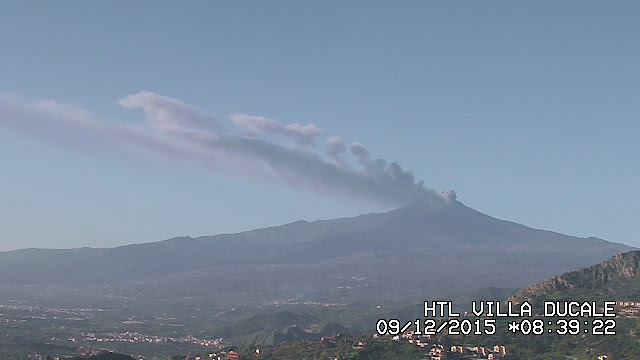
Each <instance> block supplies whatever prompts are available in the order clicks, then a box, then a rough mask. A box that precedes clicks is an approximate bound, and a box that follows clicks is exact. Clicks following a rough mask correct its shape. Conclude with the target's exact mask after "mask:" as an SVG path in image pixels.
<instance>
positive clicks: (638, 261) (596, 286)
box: [510, 251, 640, 303]
mask: <svg viewBox="0 0 640 360" xmlns="http://www.w3.org/2000/svg"><path fill="white" fill-rule="evenodd" d="M543 299H571V300H618V299H621V300H622V299H623V300H640V251H629V252H626V253H621V254H617V255H615V256H613V257H612V258H610V259H609V260H607V261H605V262H603V263H601V264H597V265H593V266H590V267H587V268H583V269H580V270H576V271H571V272H567V273H564V274H562V275H558V276H555V277H553V278H551V279H548V280H545V281H543V282H540V283H537V284H534V285H531V286H529V287H527V288H525V289H523V290H521V291H520V292H518V293H517V294H516V295H514V296H513V297H512V298H511V299H510V300H515V301H519V302H522V301H525V300H528V301H530V302H532V303H534V302H536V303H537V302H540V301H541V300H543Z"/></svg>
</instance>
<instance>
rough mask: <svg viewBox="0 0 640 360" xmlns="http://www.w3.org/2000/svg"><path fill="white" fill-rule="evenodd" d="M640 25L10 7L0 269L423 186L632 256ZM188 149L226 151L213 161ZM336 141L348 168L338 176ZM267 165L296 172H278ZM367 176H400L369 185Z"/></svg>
mask: <svg viewBox="0 0 640 360" xmlns="http://www.w3.org/2000/svg"><path fill="white" fill-rule="evenodd" d="M638 14H640V5H639V4H638V3H637V2H634V1H628V2H624V1H620V2H615V3H606V2H598V1H580V2H578V1H565V2H560V3H558V2H555V3H550V2H506V1H504V2H498V1H497V2H424V1H420V2H402V3H401V4H398V3H393V2H378V1H366V2H365V1H362V2H359V1H350V2H345V1H339V2H338V1H322V2H299V1H275V2H257V1H256V2H232V1H227V2H222V1H220V2H190V3H186V2H168V1H165V2H162V1H160V2H152V1H138V2H125V1H114V2H105V3H96V2H81V1H67V2H46V1H42V2H36V1H30V2H28V1H12V2H1V3H0V46H1V47H0V49H1V51H0V53H1V55H0V93H1V94H2V95H1V96H0V166H2V172H1V176H0V239H1V240H0V250H11V249H17V248H25V247H45V248H68V247H81V246H91V247H103V246H116V245H123V244H128V243H136V242H149V241H156V240H162V239H166V238H170V237H173V236H180V235H191V236H198V235H209V234H216V233H223V232H225V233H227V232H237V231H242V230H248V229H253V228H258V227H265V226H271V225H278V224H283V223H287V222H292V221H296V220H299V219H306V220H315V219H326V218H334V217H342V216H353V215H357V214H360V213H366V212H373V211H385V210H389V209H392V208H394V207H396V206H397V204H398V203H400V202H402V199H404V198H406V197H407V196H409V195H411V194H413V191H418V192H421V191H423V189H434V190H435V192H436V193H440V191H442V190H447V189H455V190H456V192H457V195H458V200H460V201H461V202H463V203H465V204H466V205H468V206H470V207H473V208H475V209H477V210H479V211H482V212H484V213H487V214H489V215H492V216H495V217H498V218H503V219H508V220H512V221H516V222H519V223H523V224H526V225H529V226H532V227H538V228H543V229H549V230H554V231H559V232H563V233H566V234H571V235H578V236H597V237H601V238H604V239H607V240H611V241H616V242H623V243H626V244H630V245H635V246H640V238H638V236H637V234H638V233H639V230H640V228H639V225H638V220H637V219H638V215H639V214H640V206H639V205H638V204H639V203H640V192H639V191H638V189H637V183H638V179H640V162H639V160H638V157H639V151H638V146H637V143H638V140H637V139H638V136H639V135H640V116H639V115H640V84H639V79H640V70H639V67H638V61H639V59H640V42H638V41H637V36H638V34H640V19H639V18H638ZM167 114H168V115H167ZM210 115H215V119H214V118H213V117H211V116H210ZM167 116H168V117H167ZM209 119H211V123H208V121H209ZM234 119H235V120H234ZM292 124H298V125H296V126H294V125H292ZM310 124H315V126H316V127H315V128H314V127H311V125H310ZM214 125H215V126H214ZM251 126H253V131H251ZM316 128H317V129H319V130H318V133H317V134H316V132H314V131H315V130H314V129H316ZM185 134H186V135H185ZM202 134H204V135H202ZM185 136H188V137H189V139H186V138H185ZM194 136H200V137H202V136H208V137H211V138H208V139H209V140H208V141H214V140H211V139H213V138H215V139H223V140H224V142H225V145H219V146H218V145H216V146H218V148H216V149H215V150H214V153H213V154H210V153H205V152H206V151H208V150H210V148H208V147H207V146H203V147H202V148H201V147H200V145H201V144H199V143H198V142H197V141H200V140H202V138H198V140H197V141H195V142H194V141H193V137H194ZM334 136H337V137H340V139H341V140H342V143H344V147H345V150H346V151H342V152H340V155H339V158H335V159H332V158H331V157H330V156H329V155H328V154H327V153H326V150H327V149H328V145H327V144H326V141H327V139H329V138H330V137H334ZM125 138H126V139H125ZM140 141H143V142H145V144H151V145H144V146H138V145H137V142H140ZM165 141H166V142H165ZM216 141H217V140H216ZM354 142H357V143H361V144H364V147H366V150H367V153H368V155H369V156H368V157H366V158H359V157H358V156H356V155H355V154H354V151H356V150H355V148H351V150H350V145H353V143H354ZM254 145H256V146H257V145H260V146H263V147H260V148H255V147H254ZM167 146H168V147H169V148H168V150H167V149H166V147H167ZM267 148H268V149H270V150H269V151H265V149H267ZM162 149H164V150H162ZM165 150H166V151H165ZM271 150H273V151H274V152H273V153H271V152H270V151H271ZM175 152H179V154H177V153H175ZM356 152H357V151H356ZM276 153H277V154H282V153H284V154H287V156H289V155H291V156H292V157H287V158H286V159H287V160H282V159H280V160H278V161H280V163H277V164H276V166H275V167H274V166H273V163H271V162H270V161H273V157H270V156H272V155H273V154H276ZM227 155H228V157H225V156H227ZM273 156H275V155H273ZM278 156H279V155H278ZM294 158H295V159H294ZM378 158H381V159H385V160H386V163H387V164H390V163H392V162H394V161H397V162H398V163H399V164H400V166H401V167H402V169H401V170H398V171H399V173H398V174H400V175H398V176H397V177H396V176H395V175H393V174H392V175H393V176H391V175H389V174H390V173H389V171H391V170H389V169H387V170H385V171H386V172H384V173H383V174H382V175H380V176H383V177H384V179H387V178H391V177H393V181H392V180H389V183H388V184H387V183H385V185H384V186H382V185H381V186H379V187H377V188H375V189H374V188H373V187H371V188H367V186H369V185H367V184H370V182H368V181H370V180H371V179H374V178H375V176H378V175H376V174H377V173H374V172H375V169H373V170H372V168H370V167H369V166H370V165H371V164H373V163H374V161H373V160H375V159H378ZM291 159H293V160H291ZM301 159H306V160H309V161H311V163H310V164H311V165H309V164H305V165H304V168H301V167H300V166H299V164H298V163H296V164H298V165H296V164H293V163H291V162H290V160H291V161H294V160H295V161H298V160H301ZM339 161H343V163H341V164H342V165H341V166H343V167H340V166H338V170H336V169H334V168H333V167H331V168H330V167H328V166H329V165H327V164H331V166H334V165H335V164H338V162H339ZM371 166H372V165H371ZM326 169H328V170H330V171H329V172H326V173H323V172H324V171H325V170H326ZM407 170H411V171H412V172H413V176H414V177H415V179H411V180H410V182H411V183H410V184H409V183H408V182H407V181H409V180H407V181H405V180H406V176H410V175H411V174H410V173H409V172H407ZM311 172H313V174H312V173H311ZM334 172H335V174H338V175H340V177H341V179H342V180H336V176H335V174H334ZM323 174H325V175H326V176H323ZM390 176H391V177H390ZM375 179H377V178H375ZM378 180H379V179H378ZM414 180H415V181H414ZM419 180H424V186H423V187H422V186H419V184H418V181H419ZM351 181H355V182H356V183H357V182H363V183H358V184H359V185H357V186H356V187H353V188H352V187H350V186H354V185H353V183H351ZM371 181H373V180H371ZM376 181H377V180H376ZM385 181H386V180H385ZM365 183H366V184H365ZM378 183H379V182H378ZM378 183H377V184H378ZM362 184H365V185H362ZM363 187H364V188H367V189H366V191H365V190H362V189H363ZM353 189H356V190H357V191H355V192H356V193H355V194H352V190H353ZM416 189H417V190H416ZM424 191H425V192H426V193H429V194H431V192H430V191H428V190H424ZM383 193H384V194H383ZM392 193H393V194H392ZM429 196H431V195H429Z"/></svg>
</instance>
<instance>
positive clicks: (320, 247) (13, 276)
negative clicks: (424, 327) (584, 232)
mask: <svg viewBox="0 0 640 360" xmlns="http://www.w3.org/2000/svg"><path fill="white" fill-rule="evenodd" d="M631 249H632V248H631V247H629V246H626V245H622V244H615V243H610V242H607V241H604V240H601V239H596V238H577V237H573V236H567V235H562V234H559V233H554V232H550V231H544V230H537V229H532V228H529V227H526V226H523V225H520V224H516V223H513V222H509V221H504V220H499V219H495V218H492V217H490V216H487V215H484V214H482V213H479V212H477V211H475V210H473V209H471V208H469V207H466V206H465V205H463V204H461V203H459V202H454V203H451V204H448V205H444V206H434V205H427V204H413V205H409V206H405V207H402V208H399V209H396V210H393V211H390V212H387V213H383V214H366V215H360V216H357V217H353V218H342V219H335V220H323V221H315V222H306V221H298V222H295V223H291V224H288V225H282V226H276V227H271V228H265V229H259V230H253V231H248V232H243V233H239V234H227V235H216V236H205V237H199V238H188V237H183V238H174V239H170V240H165V241H160V242H155V243H148V244H136V245H129V246H122V247H118V248H111V249H93V248H82V249H72V250H40V249H27V250H19V251H12V252H4V253H0V290H5V291H4V292H5V293H10V294H13V296H14V297H16V296H17V297H21V296H25V297H29V296H32V297H38V298H42V297H43V296H42V294H43V293H45V294H48V295H47V297H48V298H50V299H55V298H56V296H58V295H60V296H62V297H63V298H64V299H65V300H68V297H69V296H68V294H69V293H73V292H74V291H73V289H78V288H86V287H90V288H92V291H93V292H95V293H96V295H97V296H100V297H103V298H104V296H102V295H104V292H109V294H113V296H125V297H127V298H139V297H141V296H142V297H144V298H146V299H155V298H164V299H171V298H175V297H176V294H179V297H180V298H182V297H185V296H190V297H192V298H198V297H200V296H201V295H205V294H212V293H224V294H225V296H226V299H227V302H234V303H236V304H246V305H256V301H255V300H258V299H259V300H260V301H259V303H262V304H264V303H269V302H276V301H280V302H281V301H293V300H295V301H316V302H349V301H356V300H359V299H368V301H370V302H378V301H394V302H397V301H401V302H402V301H406V300H413V301H419V300H420V299H422V298H424V297H425V296H437V295H438V294H440V295H442V294H445V293H452V292H468V291H472V290H474V289H478V288H480V287H484V286H500V287H512V288H519V287H522V286H525V285H527V284H530V283H533V282H536V281H540V280H543V279H545V278H548V277H549V276H552V275H554V274H558V273H561V272H564V271H568V270H574V269H577V268H580V267H583V266H586V265H589V264H593V263H595V262H599V261H602V260H604V259H606V258H607V257H609V256H611V255H614V254H617V253H619V252H623V251H628V250H631ZM45 289H46V291H43V290H45ZM57 289H60V293H58V291H57ZM196 289H197V291H196ZM243 293H244V296H242V294H243ZM210 298H211V296H208V295H207V299H201V300H203V301H205V302H207V301H209V299H210ZM83 301H84V300H83Z"/></svg>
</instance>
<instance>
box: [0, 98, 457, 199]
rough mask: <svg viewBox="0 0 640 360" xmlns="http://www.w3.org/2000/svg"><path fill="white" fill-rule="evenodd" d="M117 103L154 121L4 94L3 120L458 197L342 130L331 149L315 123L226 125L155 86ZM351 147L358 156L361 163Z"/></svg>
mask: <svg viewBox="0 0 640 360" xmlns="http://www.w3.org/2000/svg"><path fill="white" fill-rule="evenodd" d="M117 103H118V104H119V105H120V106H122V107H124V108H126V109H132V110H142V111H143V112H144V114H145V119H146V121H145V122H144V123H142V124H135V125H130V126H116V125H112V124H110V123H106V122H101V121H98V120H96V119H95V118H94V117H92V115H91V114H90V113H88V112H86V111H84V110H82V109H78V108H74V107H71V106H68V105H64V104H59V103H57V102H54V101H50V100H47V101H36V102H33V101H25V100H22V99H18V98H16V97H14V96H7V95H3V96H0V124H3V125H8V126H10V127H13V128H18V129H20V130H23V131H26V132H30V133H38V134H40V135H44V136H46V137H48V138H53V139H57V140H61V141H65V142H68V140H72V143H73V144H75V145H79V146H83V147H89V146H90V147H92V148H95V147H102V148H109V149H111V150H112V149H118V150H123V149H127V150H142V151H144V152H146V153H151V154H154V155H161V156H164V157H170V158H174V159H179V160H188V161H195V162H198V163H200V164H202V165H204V166H206V167H208V168H210V169H211V170H213V171H216V172H224V173H231V174H236V175H239V176H247V177H249V178H255V177H256V174H259V175H260V178H261V179H264V178H265V177H268V178H270V179H272V180H276V181H278V182H282V183H286V184H289V185H292V186H296V187H299V188H302V189H308V190H312V191H315V192H320V193H329V194H335V195H337V196H345V195H347V196H352V197H356V198H362V199H367V200H371V201H375V202H378V203H384V204H392V205H404V204H407V203H410V202H416V201H428V202H432V203H439V204H442V203H446V202H447V201H449V199H450V198H451V194H450V193H448V194H442V195H439V194H436V193H435V192H434V191H433V190H430V189H427V188H425V187H424V183H423V182H422V181H416V179H415V176H414V174H413V172H412V171H410V170H405V169H404V168H403V167H402V166H400V164H398V162H390V163H389V162H387V161H386V160H384V159H381V158H375V159H374V158H372V156H371V154H370V152H369V150H368V149H367V148H366V146H365V145H364V144H362V143H359V142H353V143H351V144H350V145H349V146H348V147H347V146H346V145H345V143H344V141H343V139H342V138H341V137H339V136H330V137H328V139H327V140H326V143H325V144H324V146H326V148H325V150H324V151H317V150H316V144H315V141H316V139H317V138H319V137H320V136H324V135H326V134H327V132H326V131H325V130H324V129H322V128H320V127H318V126H317V125H315V124H313V123H310V124H307V125H301V124H299V123H291V124H283V123H281V122H279V121H277V120H274V119H270V118H267V117H261V116H253V115H246V114H232V115H230V116H229V118H230V120H231V122H232V123H234V124H236V125H237V126H238V127H237V128H235V129H233V130H224V127H223V126H222V123H221V121H220V120H219V119H218V118H217V117H216V116H214V115H211V114H205V113H202V112H201V111H199V110H198V109H196V108H195V107H193V106H190V105H188V104H187V103H185V102H182V101H180V100H178V99H174V98H170V97H166V96H161V95H157V94H155V93H153V92H150V91H143V92H140V93H136V94H130V95H127V96H124V97H123V98H121V99H119V100H118V101H117ZM274 137H275V138H274ZM278 137H280V138H283V137H284V138H288V139H291V140H293V142H294V143H295V145H296V146H293V147H292V146H287V145H285V144H282V143H280V142H278V141H277V138H278ZM127 150H125V151H127ZM347 150H348V152H347ZM349 154H351V155H352V156H353V157H354V158H352V160H355V164H353V165H352V163H351V162H350V160H349V159H348V157H347V156H348V155H349ZM453 195H454V197H453V199H454V200H455V193H453Z"/></svg>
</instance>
